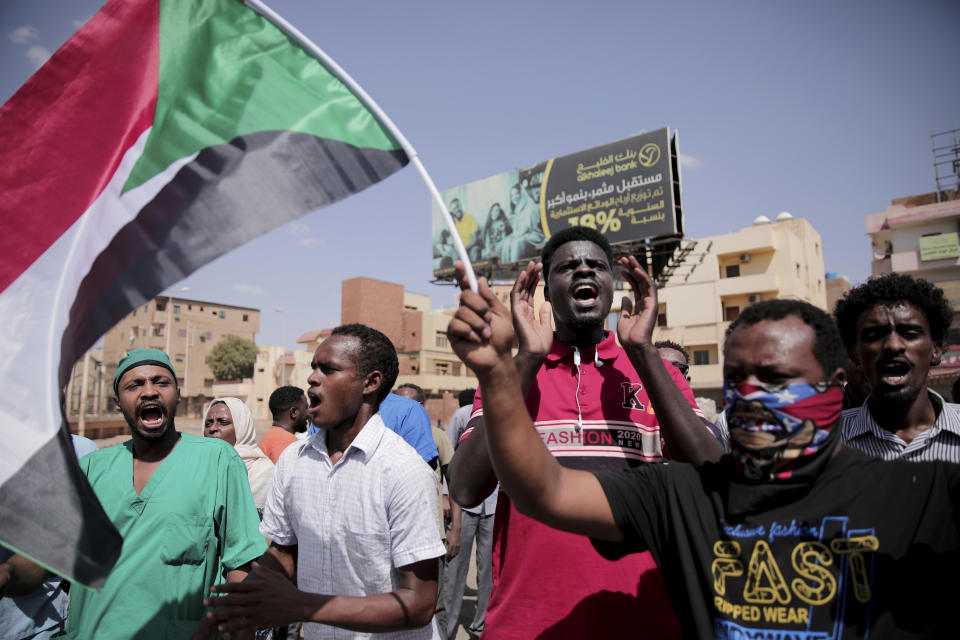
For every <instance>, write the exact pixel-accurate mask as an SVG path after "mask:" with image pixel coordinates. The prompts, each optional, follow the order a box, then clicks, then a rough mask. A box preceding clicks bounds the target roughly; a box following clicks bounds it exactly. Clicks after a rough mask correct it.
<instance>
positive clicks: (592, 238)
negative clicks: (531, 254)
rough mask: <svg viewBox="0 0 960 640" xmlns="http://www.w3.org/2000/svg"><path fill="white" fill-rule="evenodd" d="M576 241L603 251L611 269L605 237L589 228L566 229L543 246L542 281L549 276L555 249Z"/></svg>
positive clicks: (611, 254)
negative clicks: (589, 244) (595, 246)
mask: <svg viewBox="0 0 960 640" xmlns="http://www.w3.org/2000/svg"><path fill="white" fill-rule="evenodd" d="M578 240H585V241H587V242H592V243H593V244H595V245H597V246H598V247H600V248H601V249H603V252H604V253H605V254H607V262H609V263H610V266H611V267H612V266H613V249H612V248H611V247H610V241H609V240H607V238H606V236H604V235H603V234H602V233H600V232H599V231H597V230H596V229H591V228H590V227H567V228H566V229H564V230H562V231H560V232H559V233H555V234H554V235H552V236H550V239H549V240H547V244H545V245H544V246H543V253H542V254H541V257H540V261H541V262H542V263H543V279H544V280H546V279H547V276H548V275H549V274H550V261H551V260H552V259H553V254H554V253H556V252H557V249H559V248H560V247H562V246H563V245H565V244H567V243H568V242H576V241H578Z"/></svg>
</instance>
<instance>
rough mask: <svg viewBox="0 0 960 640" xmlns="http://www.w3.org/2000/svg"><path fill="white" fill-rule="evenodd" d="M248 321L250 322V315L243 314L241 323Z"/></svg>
mask: <svg viewBox="0 0 960 640" xmlns="http://www.w3.org/2000/svg"><path fill="white" fill-rule="evenodd" d="M248 320H250V315H249V314H247V313H245V314H243V321H244V322H247V321H248Z"/></svg>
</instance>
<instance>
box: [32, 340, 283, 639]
mask: <svg viewBox="0 0 960 640" xmlns="http://www.w3.org/2000/svg"><path fill="white" fill-rule="evenodd" d="M114 391H115V393H116V398H115V401H116V405H117V408H118V409H119V410H120V411H121V412H122V413H123V416H124V418H126V420H127V424H128V425H129V426H130V432H131V435H132V436H133V438H132V439H131V440H128V441H127V442H124V443H122V444H119V445H116V446H113V447H109V448H106V449H101V450H100V451H97V452H96V453H93V454H90V455H88V456H86V457H84V459H83V460H82V461H81V467H82V469H83V471H84V473H86V475H87V479H88V480H89V481H90V484H91V486H92V487H93V490H94V491H95V492H96V494H97V497H98V498H99V500H100V503H101V504H102V505H103V508H104V510H105V511H106V512H107V515H108V516H109V517H110V520H111V521H112V522H113V524H114V526H116V527H117V529H118V530H119V531H120V534H121V535H122V536H123V550H122V551H121V554H120V558H119V560H118V561H117V564H116V566H115V567H114V569H113V571H112V572H111V573H110V576H109V577H108V578H107V582H106V584H105V585H104V587H103V589H101V590H100V591H99V592H96V591H93V590H90V589H86V588H84V587H81V586H79V585H75V586H74V589H73V591H72V592H71V594H70V614H69V616H68V618H67V626H66V635H65V636H64V637H65V638H97V639H98V640H99V639H108V640H109V639H112V638H116V639H118V640H119V639H129V638H138V639H153V638H157V639H160V638H189V637H190V635H191V634H192V633H193V631H194V630H195V629H196V628H197V625H198V624H199V623H200V621H201V620H202V619H203V614H204V607H203V598H204V596H206V595H207V593H209V591H210V588H211V587H212V586H213V585H215V584H219V583H221V582H223V581H224V580H227V581H229V582H234V581H239V580H242V579H243V578H244V577H246V574H247V570H248V569H249V563H250V562H251V561H252V560H254V559H256V558H258V557H260V556H261V555H262V554H263V552H264V551H265V550H266V542H265V541H264V538H263V536H262V535H260V533H259V531H258V527H259V519H258V518H257V510H256V508H255V507H254V504H253V497H252V496H251V494H250V486H249V484H248V483H247V473H246V468H245V467H244V465H243V462H242V461H241V460H240V457H239V456H238V455H237V453H236V452H235V451H234V449H233V447H231V446H230V445H229V444H227V443H226V442H224V441H223V440H219V439H216V438H200V437H197V436H192V435H190V434H182V433H179V432H177V430H176V428H175V427H174V416H175V414H176V409H177V403H178V401H179V398H180V392H179V389H178V388H177V378H176V374H175V372H174V370H173V366H172V365H171V364H170V359H169V358H168V357H167V354H165V353H164V352H162V351H160V350H158V349H134V350H133V351H131V352H130V353H128V354H127V356H126V357H124V358H123V359H122V360H121V361H120V366H119V367H118V368H117V374H116V376H115V377H114ZM15 566H16V565H15Z"/></svg>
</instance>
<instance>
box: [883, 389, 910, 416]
mask: <svg viewBox="0 0 960 640" xmlns="http://www.w3.org/2000/svg"><path fill="white" fill-rule="evenodd" d="M877 391H878V394H877V395H878V396H879V400H880V402H881V403H883V405H884V407H885V408H886V409H888V410H891V411H898V412H899V411H905V410H907V409H908V408H910V406H912V405H913V403H914V402H916V401H917V398H919V397H920V389H919V388H918V387H901V388H900V389H890V390H889V391H884V390H882V389H878V390H877Z"/></svg>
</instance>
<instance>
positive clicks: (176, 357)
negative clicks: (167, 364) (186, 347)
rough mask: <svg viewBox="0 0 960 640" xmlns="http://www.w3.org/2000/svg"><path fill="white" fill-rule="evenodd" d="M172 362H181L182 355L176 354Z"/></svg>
mask: <svg viewBox="0 0 960 640" xmlns="http://www.w3.org/2000/svg"><path fill="white" fill-rule="evenodd" d="M174 360H176V361H177V362H183V354H182V353H178V354H177V355H176V356H174Z"/></svg>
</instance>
